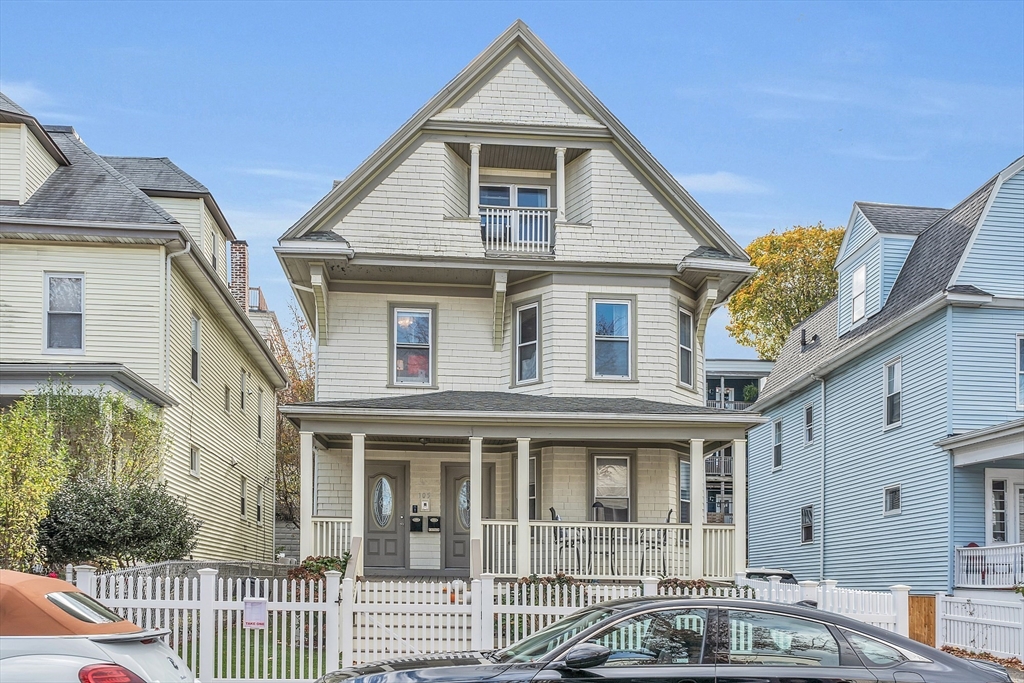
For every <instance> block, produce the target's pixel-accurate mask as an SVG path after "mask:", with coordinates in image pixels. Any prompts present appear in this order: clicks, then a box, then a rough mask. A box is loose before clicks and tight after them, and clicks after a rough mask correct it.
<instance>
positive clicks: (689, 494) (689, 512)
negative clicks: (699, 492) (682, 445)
mask: <svg viewBox="0 0 1024 683" xmlns="http://www.w3.org/2000/svg"><path fill="white" fill-rule="evenodd" d="M677 460H678V467H679V469H678V470H676V498H677V499H678V501H679V511H678V512H677V513H676V521H678V522H679V523H680V524H690V523H691V521H690V520H691V519H692V517H693V469H692V468H693V462H692V460H691V459H690V456H687V457H686V458H685V459H684V458H683V456H679V458H678V459H677ZM684 464H685V465H686V469H687V470H688V471H689V474H688V475H687V477H688V478H689V483H690V485H689V486H688V487H687V489H686V498H685V499H684V498H683V482H682V478H681V474H680V473H681V472H682V471H683V465H684ZM684 503H685V510H686V521H685V522H684V521H683V510H684Z"/></svg>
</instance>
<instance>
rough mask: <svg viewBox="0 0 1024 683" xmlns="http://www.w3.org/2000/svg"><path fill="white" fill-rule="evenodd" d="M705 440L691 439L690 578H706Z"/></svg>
mask: <svg viewBox="0 0 1024 683" xmlns="http://www.w3.org/2000/svg"><path fill="white" fill-rule="evenodd" d="M705 485H706V482H705V481H704V439H690V578H691V579H700V578H703V577H704V511H705V510H706V509H707V505H708V503H707V493H706V492H705V491H704V487H705Z"/></svg>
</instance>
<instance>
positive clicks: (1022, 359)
mask: <svg viewBox="0 0 1024 683" xmlns="http://www.w3.org/2000/svg"><path fill="white" fill-rule="evenodd" d="M1017 408H1018V409H1019V410H1024V334H1019V335H1017Z"/></svg>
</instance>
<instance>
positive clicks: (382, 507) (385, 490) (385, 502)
mask: <svg viewBox="0 0 1024 683" xmlns="http://www.w3.org/2000/svg"><path fill="white" fill-rule="evenodd" d="M372 501H373V505H372V509H373V521H374V522H375V523H376V524H377V526H379V527H380V528H381V529H384V528H387V526H388V524H390V523H391V517H392V515H393V514H394V512H395V498H394V496H393V495H392V494H391V482H389V481H388V478H387V477H381V478H380V479H378V480H377V483H376V484H374V486H373V498H372Z"/></svg>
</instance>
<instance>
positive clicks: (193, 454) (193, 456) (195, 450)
mask: <svg viewBox="0 0 1024 683" xmlns="http://www.w3.org/2000/svg"><path fill="white" fill-rule="evenodd" d="M202 471H203V462H202V455H201V452H200V450H199V446H196V445H195V444H192V445H190V446H189V447H188V473H189V474H190V475H191V476H193V477H195V478H196V479H200V478H201V477H202Z"/></svg>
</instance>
